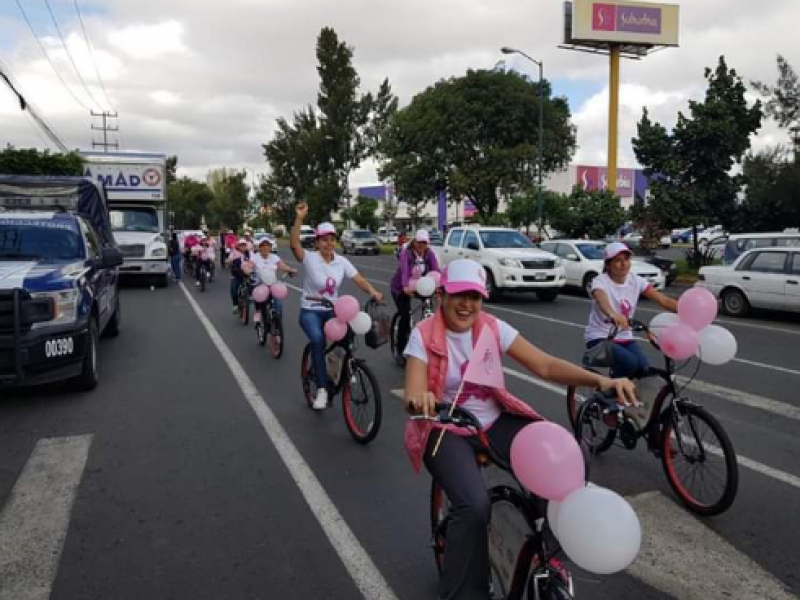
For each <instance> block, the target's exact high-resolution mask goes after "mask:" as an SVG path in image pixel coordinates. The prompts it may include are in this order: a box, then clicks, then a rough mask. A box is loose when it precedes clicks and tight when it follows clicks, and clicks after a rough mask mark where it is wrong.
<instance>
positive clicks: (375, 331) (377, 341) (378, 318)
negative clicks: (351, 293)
mask: <svg viewBox="0 0 800 600" xmlns="http://www.w3.org/2000/svg"><path fill="white" fill-rule="evenodd" d="M364 310H365V311H366V313H367V314H368V315H369V316H370V318H371V319H372V327H370V330H369V331H368V332H367V333H366V335H365V336H364V341H365V342H366V344H367V346H369V347H370V348H372V349H373V350H375V349H376V348H380V347H381V346H383V345H384V344H385V343H386V342H388V341H389V336H390V335H391V329H392V315H391V314H389V309H388V307H387V306H386V304H384V303H383V302H381V303H378V302H375V301H373V300H370V301H369V302H367V305H366V307H365V308H364Z"/></svg>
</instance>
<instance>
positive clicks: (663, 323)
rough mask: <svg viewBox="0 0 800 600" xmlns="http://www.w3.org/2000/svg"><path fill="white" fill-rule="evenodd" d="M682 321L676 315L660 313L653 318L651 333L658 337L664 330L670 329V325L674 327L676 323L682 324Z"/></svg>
mask: <svg viewBox="0 0 800 600" xmlns="http://www.w3.org/2000/svg"><path fill="white" fill-rule="evenodd" d="M680 320H681V318H680V317H679V316H678V315H676V314H675V313H668V312H663V313H658V314H657V315H656V316H655V317H653V320H652V321H650V331H652V332H653V333H654V334H656V335H658V334H659V333H661V330H662V329H664V328H665V327H669V326H670V325H674V324H675V323H678V322H680Z"/></svg>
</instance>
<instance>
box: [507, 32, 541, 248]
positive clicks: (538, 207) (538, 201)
mask: <svg viewBox="0 0 800 600" xmlns="http://www.w3.org/2000/svg"><path fill="white" fill-rule="evenodd" d="M500 52H502V53H503V54H519V55H520V56H524V57H525V58H527V59H528V60H529V61H531V62H532V63H533V64H535V65H536V66H537V67H539V152H538V156H537V159H536V170H537V171H538V186H537V189H536V220H537V221H538V223H539V237H540V238H541V237H542V230H543V229H544V223H543V222H542V204H543V202H544V197H543V196H544V189H543V186H542V158H543V155H544V63H543V62H542V61H540V60H536V59H535V58H532V57H531V56H528V55H527V54H525V53H524V52H523V51H522V50H517V49H516V48H509V47H508V46H504V47H502V48H501V49H500Z"/></svg>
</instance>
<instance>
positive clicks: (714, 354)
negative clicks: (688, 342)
mask: <svg viewBox="0 0 800 600" xmlns="http://www.w3.org/2000/svg"><path fill="white" fill-rule="evenodd" d="M699 337H700V345H699V346H698V348H697V358H699V359H700V360H702V361H703V362H704V363H708V364H709V365H717V366H719V365H724V364H725V363H728V362H730V361H731V360H733V357H734V356H736V352H737V350H738V345H737V343H736V338H735V337H733V334H732V333H731V332H730V331H728V330H727V329H725V328H724V327H720V326H719V325H709V326H708V327H704V328H703V329H701V330H700V336H699Z"/></svg>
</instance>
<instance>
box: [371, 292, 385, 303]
mask: <svg viewBox="0 0 800 600" xmlns="http://www.w3.org/2000/svg"><path fill="white" fill-rule="evenodd" d="M370 297H371V298H372V299H373V300H375V302H383V292H379V291H378V290H375V291H373V292H372V293H371V294H370Z"/></svg>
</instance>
